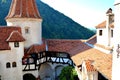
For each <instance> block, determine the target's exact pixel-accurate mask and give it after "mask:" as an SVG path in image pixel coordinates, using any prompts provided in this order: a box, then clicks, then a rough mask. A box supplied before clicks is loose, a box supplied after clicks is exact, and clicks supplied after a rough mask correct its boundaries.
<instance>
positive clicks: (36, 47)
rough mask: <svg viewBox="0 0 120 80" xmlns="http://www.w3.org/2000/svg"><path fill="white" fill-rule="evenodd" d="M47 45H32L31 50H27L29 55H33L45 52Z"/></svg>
mask: <svg viewBox="0 0 120 80" xmlns="http://www.w3.org/2000/svg"><path fill="white" fill-rule="evenodd" d="M45 50H46V48H45V44H41V45H32V46H31V47H30V48H29V49H27V52H26V53H27V54H32V53H39V52H42V51H45Z"/></svg>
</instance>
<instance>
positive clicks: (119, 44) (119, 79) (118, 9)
mask: <svg viewBox="0 0 120 80" xmlns="http://www.w3.org/2000/svg"><path fill="white" fill-rule="evenodd" d="M114 7H115V12H114V13H115V17H114V20H115V21H114V26H115V28H114V52H113V63H112V80H120V76H119V74H120V35H119V34H120V0H115V4H114Z"/></svg>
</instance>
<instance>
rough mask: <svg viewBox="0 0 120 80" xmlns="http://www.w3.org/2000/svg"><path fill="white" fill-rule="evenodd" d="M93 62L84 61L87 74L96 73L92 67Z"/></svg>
mask: <svg viewBox="0 0 120 80" xmlns="http://www.w3.org/2000/svg"><path fill="white" fill-rule="evenodd" d="M93 62H94V61H92V60H85V65H86V69H87V71H88V72H92V71H96V69H95V68H94V66H93V65H92V63H93Z"/></svg>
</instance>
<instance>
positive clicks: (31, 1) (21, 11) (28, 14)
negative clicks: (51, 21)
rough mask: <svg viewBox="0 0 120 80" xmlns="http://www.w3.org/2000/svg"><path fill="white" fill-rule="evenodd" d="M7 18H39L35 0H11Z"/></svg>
mask: <svg viewBox="0 0 120 80" xmlns="http://www.w3.org/2000/svg"><path fill="white" fill-rule="evenodd" d="M8 18H41V17H40V14H39V12H38V9H37V6H36V2H35V0H12V3H11V7H10V11H9V14H8V16H7V17H6V19H8Z"/></svg>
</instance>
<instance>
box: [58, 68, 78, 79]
mask: <svg viewBox="0 0 120 80" xmlns="http://www.w3.org/2000/svg"><path fill="white" fill-rule="evenodd" d="M76 77H77V72H76V71H75V68H74V67H72V66H67V67H64V68H63V69H62V71H61V73H60V76H59V78H60V80H76V79H75V78H76Z"/></svg>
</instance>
